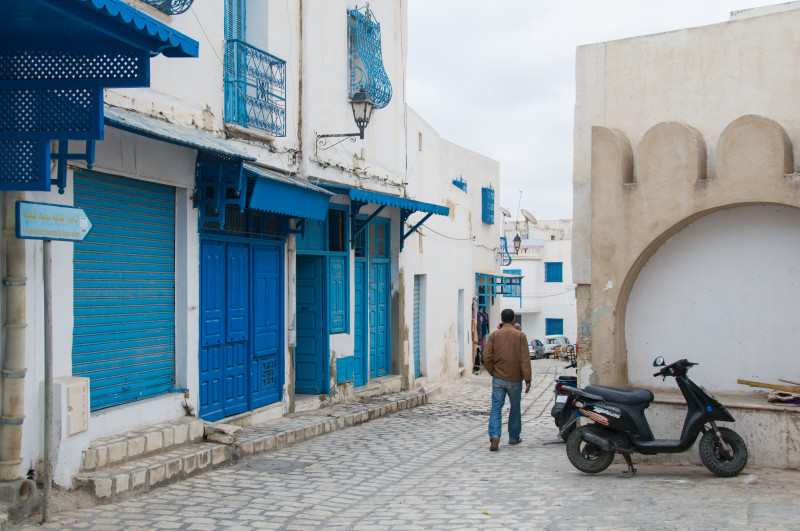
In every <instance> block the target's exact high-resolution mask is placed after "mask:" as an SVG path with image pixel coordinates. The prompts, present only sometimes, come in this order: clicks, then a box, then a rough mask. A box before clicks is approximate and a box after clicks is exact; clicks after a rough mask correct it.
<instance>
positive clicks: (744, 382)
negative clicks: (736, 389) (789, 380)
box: [736, 380, 800, 393]
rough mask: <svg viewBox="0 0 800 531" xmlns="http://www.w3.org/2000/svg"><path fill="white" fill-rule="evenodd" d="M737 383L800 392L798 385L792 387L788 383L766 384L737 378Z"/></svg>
mask: <svg viewBox="0 0 800 531" xmlns="http://www.w3.org/2000/svg"><path fill="white" fill-rule="evenodd" d="M736 383H740V384H743V385H749V386H750V387H764V388H766V389H775V390H776V391H786V392H787V393H798V392H800V389H799V388H797V387H790V386H788V385H780V384H766V383H761V382H753V381H750V380H736Z"/></svg>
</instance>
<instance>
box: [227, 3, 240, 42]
mask: <svg viewBox="0 0 800 531" xmlns="http://www.w3.org/2000/svg"><path fill="white" fill-rule="evenodd" d="M244 3H245V0H225V39H226V40H231V39H237V40H240V41H244V40H245V38H244V36H245V5H244Z"/></svg>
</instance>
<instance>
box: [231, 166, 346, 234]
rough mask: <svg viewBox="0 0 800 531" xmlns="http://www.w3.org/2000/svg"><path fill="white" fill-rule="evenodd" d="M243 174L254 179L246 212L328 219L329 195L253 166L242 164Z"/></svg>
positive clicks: (320, 219)
mask: <svg viewBox="0 0 800 531" xmlns="http://www.w3.org/2000/svg"><path fill="white" fill-rule="evenodd" d="M244 171H245V172H246V173H248V174H249V175H252V176H255V177H256V182H255V186H254V187H253V193H252V195H251V196H250V202H249V203H248V205H247V206H248V207H249V208H252V209H255V210H261V211H262V212H272V213H274V214H283V215H284V216H292V217H297V218H306V219H313V220H316V221H323V220H324V219H325V218H326V217H327V216H328V203H329V202H330V200H331V196H333V195H334V194H333V193H332V192H329V191H327V190H325V189H324V188H320V187H319V186H315V185H313V184H311V183H310V182H308V181H305V180H303V179H298V178H292V177H288V176H286V175H283V174H281V173H278V172H275V171H272V170H268V169H266V168H261V167H258V166H255V165H253V164H247V163H245V164H244Z"/></svg>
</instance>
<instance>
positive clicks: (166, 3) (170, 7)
mask: <svg viewBox="0 0 800 531" xmlns="http://www.w3.org/2000/svg"><path fill="white" fill-rule="evenodd" d="M141 1H142V2H144V3H145V4H147V5H149V6H153V7H154V8H156V9H158V10H159V11H161V12H162V13H166V14H167V15H180V14H181V13H183V12H185V11H187V10H188V9H189V8H190V7H192V3H193V2H194V0H141Z"/></svg>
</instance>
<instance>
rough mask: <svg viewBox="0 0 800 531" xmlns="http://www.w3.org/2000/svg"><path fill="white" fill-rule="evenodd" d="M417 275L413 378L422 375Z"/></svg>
mask: <svg viewBox="0 0 800 531" xmlns="http://www.w3.org/2000/svg"><path fill="white" fill-rule="evenodd" d="M419 277H420V276H419V275H414V378H419V377H420V376H422V372H421V371H420V367H419V366H420V338H419V336H420V322H419V313H420V312H419V304H420V301H419V299H420V281H419Z"/></svg>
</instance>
